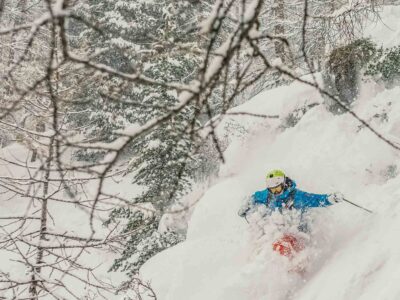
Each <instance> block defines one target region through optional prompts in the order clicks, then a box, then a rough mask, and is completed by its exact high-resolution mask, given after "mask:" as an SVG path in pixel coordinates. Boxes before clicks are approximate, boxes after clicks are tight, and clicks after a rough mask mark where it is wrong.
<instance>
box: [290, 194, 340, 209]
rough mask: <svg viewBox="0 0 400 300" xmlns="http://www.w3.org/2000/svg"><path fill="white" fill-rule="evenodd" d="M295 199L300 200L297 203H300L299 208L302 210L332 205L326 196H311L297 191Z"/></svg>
mask: <svg viewBox="0 0 400 300" xmlns="http://www.w3.org/2000/svg"><path fill="white" fill-rule="evenodd" d="M296 197H297V198H298V199H299V200H300V201H299V202H300V203H301V206H302V207H303V208H305V207H324V206H329V205H332V203H331V202H329V200H328V198H329V195H328V194H312V193H307V192H303V191H300V190H297V192H296Z"/></svg>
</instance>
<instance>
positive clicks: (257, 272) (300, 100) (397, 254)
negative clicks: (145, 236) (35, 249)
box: [142, 7, 400, 300]
mask: <svg viewBox="0 0 400 300" xmlns="http://www.w3.org/2000/svg"><path fill="white" fill-rule="evenodd" d="M385 16H386V18H383V20H384V21H385V20H386V19H387V20H389V21H388V22H391V20H394V19H395V17H397V18H399V16H400V10H399V9H398V8H392V7H389V8H387V9H385V12H384V17H385ZM392 25H393V26H395V25H396V26H397V27H399V25H398V24H392ZM371 26H372V25H371ZM370 28H372V27H370ZM386 29H387V30H386V31H385V29H384V28H383V27H382V26H381V27H380V28H375V31H373V30H372V29H371V30H370V31H369V34H370V35H371V37H372V38H374V39H375V40H377V41H379V40H378V38H377V36H381V35H382V34H384V35H386V37H387V39H388V40H390V39H392V38H393V39H396V38H397V34H398V32H399V31H398V30H397V29H396V28H395V29H388V28H386ZM397 41H398V42H399V39H398V38H397ZM399 97H400V87H396V88H394V89H391V90H382V88H380V87H379V86H376V85H375V84H373V83H367V84H364V85H363V87H362V91H361V95H360V98H359V99H358V101H357V103H356V104H355V106H354V110H355V111H356V113H358V114H359V115H360V116H361V117H362V118H363V119H365V120H368V121H369V123H371V124H372V126H373V127H374V128H375V129H377V130H378V131H379V132H380V133H382V134H383V135H384V136H386V137H388V138H390V139H391V140H393V141H397V143H398V141H400V102H399V101H398V99H399ZM321 101H322V99H321V97H320V95H319V94H318V93H317V92H316V91H315V90H314V89H312V88H311V87H309V86H306V85H303V84H300V83H294V84H292V85H290V86H287V87H280V88H277V89H274V90H270V91H266V92H263V93H261V94H259V95H258V96H256V97H255V98H253V99H252V100H251V101H249V102H247V103H245V104H244V105H242V106H240V107H238V108H236V109H235V110H236V111H241V112H243V111H246V112H253V113H258V114H260V113H263V114H267V115H274V114H278V115H279V116H280V119H254V118H250V117H244V116H241V117H240V119H239V117H236V118H235V119H236V120H238V119H239V120H238V122H239V123H240V124H241V125H242V126H243V127H244V129H246V130H247V131H248V133H247V135H246V138H245V139H233V142H232V143H231V144H230V146H229V147H228V149H227V150H226V151H225V156H226V159H227V163H226V164H225V165H224V166H223V167H222V169H221V173H220V181H219V182H218V184H216V185H215V186H213V187H212V188H211V189H210V190H208V191H207V193H206V194H205V195H204V197H203V198H202V199H201V200H200V202H199V203H198V204H197V206H196V208H195V211H194V213H193V215H192V218H191V220H190V223H189V229H188V236H187V240H186V241H185V242H183V243H182V244H180V245H177V246H175V247H173V248H170V249H168V250H166V251H164V252H162V253H160V254H158V255H157V256H155V257H154V258H153V259H151V260H150V261H149V262H148V263H147V264H146V265H145V266H144V267H143V268H142V276H143V277H144V278H145V279H148V280H150V281H151V284H152V287H153V288H154V289H155V291H156V293H157V294H158V297H159V298H160V299H162V300H187V299H190V300H197V299H207V300H217V299H218V300H228V299H229V300H246V299H252V300H262V299H274V300H279V299H296V300H311V299H318V300H321V299H323V300H325V299H335V300H348V299H352V300H353V299H363V300H367V299H371V300H372V299H374V300H376V299H387V300H396V299H400V287H399V286H398V284H397V282H398V279H400V268H399V266H400V241H399V240H398V235H399V230H400V201H399V198H400V197H399V196H400V188H399V187H400V175H399V170H400V152H399V151H397V150H394V149H393V148H392V147H391V146H389V145H388V144H386V143H385V142H383V141H381V140H380V139H378V138H377V137H376V136H375V135H374V134H372V133H371V132H370V131H369V130H367V129H366V128H364V127H363V126H361V125H360V123H359V122H358V121H356V120H355V119H354V118H353V117H352V116H350V115H349V114H344V115H341V116H333V115H331V114H330V113H328V112H327V111H326V110H325V108H324V107H323V105H317V106H315V107H313V108H312V109H310V110H309V111H307V113H305V115H304V116H303V117H302V118H301V120H300V121H299V122H298V123H297V124H296V126H294V127H292V128H288V129H285V130H283V129H282V128H280V127H279V126H280V125H281V122H282V119H284V118H285V116H287V115H288V114H289V113H290V112H291V111H293V109H295V108H296V107H301V106H303V105H304V104H311V103H321ZM385 116H386V117H385ZM229 122H232V121H229V120H225V122H224V124H222V125H221V128H222V129H221V131H223V128H225V127H224V125H226V124H228V123H229ZM399 144H400V143H399ZM275 167H278V168H282V169H284V170H285V171H286V172H287V174H289V176H290V177H291V178H293V179H295V180H296V181H297V184H298V186H299V188H300V189H303V190H306V191H310V192H315V193H331V192H335V191H341V192H342V193H343V194H344V195H345V196H346V197H347V198H348V199H351V200H352V201H354V202H356V203H358V204H360V205H363V206H365V207H368V208H369V209H371V210H373V211H374V214H372V215H370V214H368V213H365V212H364V211H362V210H360V209H358V208H355V207H353V206H351V205H349V204H346V203H341V204H338V205H335V206H332V207H329V208H320V209H315V210H314V211H313V212H312V218H313V220H314V222H313V229H312V232H311V236H310V237H309V239H310V247H309V248H308V249H307V250H306V251H305V253H304V255H305V256H306V257H307V258H308V260H309V264H308V272H307V274H305V275H304V276H299V275H298V274H293V273H288V272H287V268H288V264H289V262H288V261H287V260H286V258H284V257H279V256H278V255H276V254H275V253H273V251H272V249H271V243H272V242H273V241H274V240H275V239H276V238H277V237H278V236H279V232H280V227H279V224H280V222H281V221H282V220H279V216H273V217H272V218H271V219H270V220H263V219H260V218H257V216H254V217H252V219H251V220H250V224H247V223H246V222H245V220H244V219H242V218H240V217H238V216H237V210H238V208H239V207H240V205H241V203H242V202H243V199H244V198H245V197H246V196H248V195H250V194H252V193H253V192H254V191H256V190H260V189H263V188H264V186H263V184H264V174H265V172H266V171H267V170H269V169H271V168H275Z"/></svg>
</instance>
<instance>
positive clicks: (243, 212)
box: [238, 205, 250, 218]
mask: <svg viewBox="0 0 400 300" xmlns="http://www.w3.org/2000/svg"><path fill="white" fill-rule="evenodd" d="M249 211H250V206H249V205H243V206H242V207H241V208H240V209H239V211H238V215H239V217H242V218H243V217H245V216H246V215H247V213H248V212H249Z"/></svg>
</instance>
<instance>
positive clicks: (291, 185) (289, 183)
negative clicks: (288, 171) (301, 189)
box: [267, 178, 296, 202]
mask: <svg viewBox="0 0 400 300" xmlns="http://www.w3.org/2000/svg"><path fill="white" fill-rule="evenodd" d="M285 184H286V189H285V190H284V191H283V193H282V194H279V195H276V196H275V195H273V194H272V193H270V192H269V190H268V189H267V191H268V194H270V195H271V200H272V201H277V202H286V201H287V200H288V199H289V196H290V194H291V193H292V192H293V191H294V190H295V189H296V182H295V181H294V180H292V179H290V178H286V182H285Z"/></svg>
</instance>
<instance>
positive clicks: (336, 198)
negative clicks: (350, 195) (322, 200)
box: [328, 193, 344, 204]
mask: <svg viewBox="0 0 400 300" xmlns="http://www.w3.org/2000/svg"><path fill="white" fill-rule="evenodd" d="M343 199H344V197H343V194H342V193H333V194H330V195H328V201H329V202H330V203H332V204H334V203H340V202H342V201H343Z"/></svg>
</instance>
